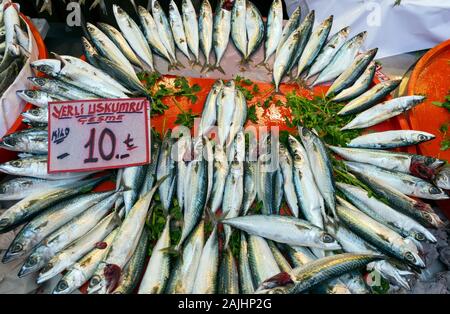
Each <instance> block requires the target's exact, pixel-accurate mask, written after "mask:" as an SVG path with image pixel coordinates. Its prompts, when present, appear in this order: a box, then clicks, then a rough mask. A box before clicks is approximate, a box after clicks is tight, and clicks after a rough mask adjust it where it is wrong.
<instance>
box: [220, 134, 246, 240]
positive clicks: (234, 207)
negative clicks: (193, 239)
mask: <svg viewBox="0 0 450 314" xmlns="http://www.w3.org/2000/svg"><path fill="white" fill-rule="evenodd" d="M238 136H242V137H243V136H244V135H243V133H242V132H241V133H240V135H238ZM238 154H239V153H238V152H237V151H236V153H235V155H234V157H233V161H232V163H231V165H230V169H229V172H228V175H227V178H226V180H225V187H224V192H223V200H222V212H223V216H224V217H225V218H227V219H229V218H234V217H238V216H239V214H240V210H241V207H242V200H243V197H244V164H243V162H242V160H239V159H238V157H237V156H238ZM244 154H245V152H244ZM224 232H225V241H224V247H225V248H227V247H228V244H229V241H230V237H231V232H232V230H231V228H230V227H229V226H227V225H225V226H224Z"/></svg>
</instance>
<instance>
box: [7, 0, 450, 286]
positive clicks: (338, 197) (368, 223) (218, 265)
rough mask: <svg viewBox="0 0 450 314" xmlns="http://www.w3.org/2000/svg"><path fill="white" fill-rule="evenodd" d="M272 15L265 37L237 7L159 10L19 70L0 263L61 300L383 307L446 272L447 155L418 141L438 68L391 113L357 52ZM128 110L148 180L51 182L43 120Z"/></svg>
mask: <svg viewBox="0 0 450 314" xmlns="http://www.w3.org/2000/svg"><path fill="white" fill-rule="evenodd" d="M281 4H282V3H281V1H280V0H275V1H274V2H273V4H272V7H271V10H270V12H269V14H268V17H267V19H263V17H262V16H261V13H260V12H259V10H258V9H257V7H256V6H255V5H253V4H252V3H251V2H250V1H221V2H220V5H219V6H218V7H217V8H215V9H214V10H213V8H212V7H211V5H210V4H209V2H208V1H203V3H202V5H201V6H200V8H198V9H197V10H196V8H194V6H193V5H192V3H191V1H189V0H185V1H183V4H182V6H181V7H180V8H178V7H177V6H176V4H175V3H174V2H173V1H172V2H171V4H170V6H169V12H168V13H167V14H166V13H165V12H164V10H162V8H161V6H160V5H159V3H158V1H152V2H151V8H150V10H149V11H148V10H147V9H145V8H143V7H137V8H136V10H137V14H138V17H139V20H136V21H135V20H133V19H132V18H131V17H130V15H129V14H128V13H127V12H125V11H124V10H123V9H122V8H121V7H119V6H116V5H114V6H113V10H114V16H115V19H116V22H117V27H114V26H111V25H107V24H104V23H99V24H97V25H94V24H91V23H88V24H87V25H86V37H83V38H81V39H80V40H81V41H82V43H83V47H84V50H85V56H83V57H82V58H81V59H80V58H76V57H72V56H67V55H66V56H58V55H55V56H54V58H53V59H47V58H46V57H42V58H41V59H40V60H37V61H34V62H31V67H32V68H33V69H34V70H35V72H36V74H38V75H39V76H37V77H31V78H29V81H30V82H31V84H32V85H33V86H34V89H28V90H24V91H21V92H19V93H18V96H19V97H21V98H22V99H24V100H26V101H28V102H30V105H28V106H27V108H26V111H25V112H24V113H22V116H23V118H20V119H19V120H18V121H17V124H16V125H15V127H14V128H13V129H11V130H10V132H8V135H7V136H5V137H3V140H2V144H1V146H2V147H4V148H5V149H7V150H9V151H15V152H16V153H18V156H17V157H15V158H13V157H9V158H8V161H6V160H5V162H4V163H3V164H0V171H1V172H4V173H6V174H8V175H9V177H8V178H7V179H6V180H5V181H4V182H3V183H2V185H1V186H0V200H5V201H18V202H17V203H15V204H14V203H13V204H10V206H9V207H7V208H6V210H5V211H4V212H3V213H2V215H1V216H0V232H2V233H6V232H9V231H13V230H15V231H13V232H14V239H13V240H12V241H11V243H10V244H9V246H8V249H7V250H6V252H5V254H4V255H3V257H2V261H3V263H5V265H8V264H11V263H15V267H16V268H15V269H14V271H17V272H18V276H19V277H20V278H23V280H30V278H32V279H31V280H32V281H33V282H36V283H37V284H38V285H42V287H45V288H44V289H45V290H46V291H48V292H53V293H57V294H64V293H72V292H74V291H77V290H78V289H81V291H83V292H87V293H132V292H138V293H143V294H145V293H197V294H203V293H224V294H228V293H230V294H232V293H239V292H240V293H249V294H251V293H269V294H270V293H302V292H306V291H309V292H313V293H386V292H388V291H389V292H396V291H397V292H398V291H407V290H409V289H411V287H413V286H414V285H415V282H416V281H417V279H418V278H419V277H420V276H422V277H424V276H426V274H427V273H428V272H431V269H433V268H436V267H438V268H439V267H441V269H442V266H436V265H435V264H436V256H434V257H430V254H428V253H429V252H436V254H437V255H438V256H439V254H440V253H441V252H444V250H448V240H447V235H446V232H445V230H444V228H445V225H446V224H447V223H448V218H447V217H448V214H449V212H448V205H449V200H448V199H449V195H448V190H449V186H448V182H449V171H448V165H446V160H448V155H446V154H447V152H446V151H445V150H441V149H442V145H441V146H439V151H436V149H435V150H430V148H429V147H430V146H429V144H428V143H435V141H436V137H438V140H441V141H445V139H446V138H445V136H446V133H445V132H443V134H441V135H438V134H436V131H437V128H439V127H436V126H435V125H434V126H429V128H427V129H424V128H423V127H421V125H420V124H418V123H417V120H418V118H417V117H418V116H421V117H422V116H424V115H425V114H423V113H421V111H422V110H426V112H429V111H428V110H429V109H425V108H430V106H431V108H434V107H433V106H435V105H433V104H429V103H425V102H430V101H431V99H435V97H437V98H440V97H443V96H445V95H442V90H444V89H445V87H446V85H445V83H442V90H439V93H438V90H437V89H436V88H435V87H436V86H435V85H433V88H432V89H433V91H436V93H437V94H433V95H432V94H431V93H430V90H426V89H425V90H424V89H421V88H420V86H424V85H421V84H420V83H419V81H420V78H421V75H425V74H423V73H425V72H426V71H424V70H423V69H422V68H423V67H424V65H422V64H425V67H428V68H431V65H430V62H431V61H429V60H431V59H432V57H425V58H424V59H423V60H424V61H422V64H421V63H419V65H418V67H417V69H418V70H417V71H419V73H420V74H413V78H414V79H413V80H412V81H411V82H410V88H409V96H406V95H405V96H400V97H392V96H390V95H391V93H392V92H393V91H394V90H395V89H396V88H397V87H398V86H399V84H400V80H380V78H379V77H378V75H377V74H376V72H377V67H376V63H375V62H374V61H373V60H374V58H375V56H376V53H377V49H371V50H368V51H361V49H360V48H361V45H362V44H363V42H364V40H365V37H366V33H365V32H362V33H359V34H353V33H351V31H350V30H349V29H348V28H343V29H341V30H339V31H337V32H336V33H334V34H333V33H331V28H332V25H333V17H332V16H331V17H329V18H327V19H325V20H323V21H322V20H316V19H315V12H314V11H311V12H310V13H309V14H307V15H306V16H305V17H304V18H303V19H302V18H301V17H302V14H301V10H300V9H298V10H297V11H295V12H294V13H293V14H292V15H291V16H290V19H289V20H288V21H283V13H282V6H281ZM197 12H198V14H197ZM241 12H245V14H240V13H241ZM438 51H442V48H440V49H438ZM433 55H435V54H433ZM445 58H446V57H445V56H441V60H445ZM441 66H442V65H441ZM155 70H156V71H159V72H161V73H165V74H166V75H161V74H159V73H157V72H156V71H155ZM444 72H445V71H443V73H444ZM416 73H417V72H416ZM444 75H445V74H444ZM435 81H436V82H441V80H440V79H439V78H436V80H435ZM439 86H440V85H439ZM136 96H143V97H147V98H148V99H149V104H150V105H149V107H150V108H149V109H150V111H149V113H150V114H151V126H152V128H153V129H152V132H151V135H150V137H151V151H150V154H151V158H150V160H151V162H150V164H148V165H144V166H135V167H127V168H123V169H120V170H118V171H115V170H114V171H113V170H109V171H106V172H105V171H103V172H97V173H94V172H93V171H86V172H59V173H49V172H48V171H47V170H48V169H49V165H48V162H49V161H48V158H47V152H48V145H49V142H50V141H49V135H51V136H52V139H53V133H52V132H51V129H50V127H48V130H47V124H48V121H49V119H50V118H51V114H52V113H53V111H51V110H52V108H53V107H52V105H50V106H49V104H51V103H52V102H57V103H61V104H64V103H67V102H70V101H78V102H83V101H86V102H87V101H91V102H95V101H96V99H98V101H99V103H102V99H116V100H117V99H127V98H130V97H136ZM427 97H428V98H427ZM444 98H445V97H444ZM117 101H118V100H117ZM107 102H108V100H105V103H104V104H106V103H107ZM109 102H112V101H109ZM31 106H34V108H33V109H31ZM441 107H444V108H438V107H437V109H436V110H439V114H440V117H439V119H434V120H436V121H439V123H441V124H440V125H442V123H444V124H445V123H446V122H448V121H449V119H448V118H449V113H448V108H447V109H446V108H445V105H442V104H441ZM102 108H104V109H102V110H103V112H101V114H102V115H112V112H111V111H108V109H106V108H107V107H106V106H104V107H102ZM49 110H50V111H49ZM67 114H68V116H67V118H75V119H80V118H81V117H84V115H83V114H82V113H81V114H80V113H75V114H73V115H72V116H70V115H71V114H69V113H67ZM441 118H442V119H441ZM436 123H437V122H436ZM425 131H426V132H425ZM437 135H438V136H437ZM65 136H66V137H68V136H69V133H66V134H65ZM88 144H89V143H87V144H86V145H85V146H84V147H85V148H86V147H89V145H88ZM50 145H51V144H50ZM83 145H84V144H83ZM127 145H128V144H127ZM444 145H445V144H444ZM433 147H436V144H433ZM444 148H445V147H444ZM80 149H82V148H81V147H80ZM112 151H113V150H112ZM92 154H93V152H91V153H90V156H91V157H90V158H91V159H92ZM422 154H423V155H422ZM113 156H114V154H111V157H110V159H111V158H113ZM446 156H447V157H446ZM62 158H64V157H62ZM116 158H119V155H117V157H116ZM104 159H105V158H104ZM92 191H93V192H92ZM436 201H438V202H439V207H437V206H436V204H435V202H436ZM444 213H446V215H447V217H446V216H445V214H444ZM22 225H25V226H24V227H23V228H22V229H20V228H18V227H19V226H22ZM19 230H20V231H19ZM148 252H150V254H148ZM443 256H444V254H441V259H443V258H442V257H443ZM444 257H445V256H444ZM443 262H444V263H445V262H447V267H448V260H447V261H444V260H443ZM49 282H51V283H50V284H49Z"/></svg>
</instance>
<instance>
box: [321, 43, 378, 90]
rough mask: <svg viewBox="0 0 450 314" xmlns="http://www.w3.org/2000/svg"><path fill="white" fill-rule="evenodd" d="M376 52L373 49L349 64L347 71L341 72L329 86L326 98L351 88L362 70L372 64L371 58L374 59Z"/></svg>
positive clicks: (376, 49) (376, 50)
mask: <svg viewBox="0 0 450 314" xmlns="http://www.w3.org/2000/svg"><path fill="white" fill-rule="evenodd" d="M377 52H378V48H375V49H371V50H369V51H367V52H364V53H361V54H359V55H358V56H356V58H355V60H353V63H352V64H350V66H349V67H348V69H346V70H345V71H344V72H342V74H341V75H339V76H338V77H337V79H336V80H335V81H334V82H333V84H331V86H330V88H329V89H328V91H327V94H326V96H329V95H332V94H333V95H335V94H338V93H340V92H341V91H343V90H344V89H346V88H348V87H350V86H352V85H353V84H354V83H355V82H356V80H357V79H358V78H359V77H360V76H361V75H362V74H363V73H364V70H365V69H366V68H367V66H368V65H369V63H370V62H372V60H373V58H375V55H376V54H377Z"/></svg>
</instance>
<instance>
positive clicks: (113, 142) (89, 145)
mask: <svg viewBox="0 0 450 314" xmlns="http://www.w3.org/2000/svg"><path fill="white" fill-rule="evenodd" d="M95 133H96V129H95V128H92V129H91V134H90V135H89V140H88V142H87V143H86V144H85V145H84V148H89V155H88V158H86V159H85V160H84V163H85V164H87V163H95V162H97V161H98V158H95V157H94V153H95ZM106 136H109V139H110V141H111V151H110V152H109V153H108V154H105V151H104V140H105V137H106ZM98 151H99V154H100V157H101V158H102V159H103V160H106V161H108V160H111V159H112V158H113V157H114V153H115V151H116V136H115V135H114V132H113V131H111V130H110V129H108V128H105V129H103V131H102V132H101V133H100V137H99V140H98Z"/></svg>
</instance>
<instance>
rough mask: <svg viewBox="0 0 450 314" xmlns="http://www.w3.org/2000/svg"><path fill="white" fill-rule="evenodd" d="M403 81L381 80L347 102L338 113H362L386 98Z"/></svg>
mask: <svg viewBox="0 0 450 314" xmlns="http://www.w3.org/2000/svg"><path fill="white" fill-rule="evenodd" d="M400 83H401V80H389V81H384V82H381V83H379V84H377V85H375V86H374V87H372V88H371V89H369V90H368V91H367V92H365V93H363V94H361V95H360V96H358V97H356V98H355V99H353V100H352V101H350V102H349V103H347V104H346V105H345V106H344V107H343V108H342V109H341V110H340V111H339V112H338V115H348V114H354V113H360V112H362V111H364V110H367V109H369V108H371V107H373V106H374V105H376V104H377V103H378V102H379V101H380V100H382V99H384V98H385V97H386V96H387V95H389V94H390V93H391V92H392V91H393V90H394V89H396V88H397V87H398V86H399V85H400Z"/></svg>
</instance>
